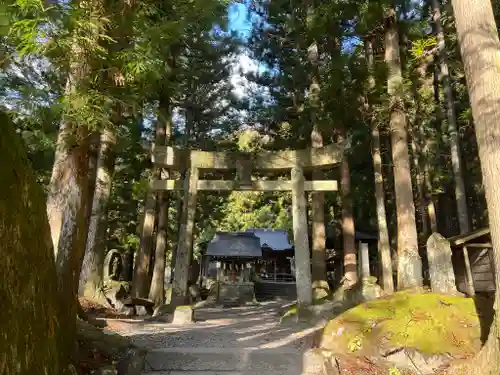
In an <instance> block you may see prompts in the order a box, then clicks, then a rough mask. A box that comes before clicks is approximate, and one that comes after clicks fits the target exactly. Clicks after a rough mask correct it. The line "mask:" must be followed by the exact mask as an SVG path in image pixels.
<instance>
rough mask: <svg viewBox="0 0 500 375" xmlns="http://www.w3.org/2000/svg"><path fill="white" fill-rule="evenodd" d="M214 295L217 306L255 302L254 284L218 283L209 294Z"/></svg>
mask: <svg viewBox="0 0 500 375" xmlns="http://www.w3.org/2000/svg"><path fill="white" fill-rule="evenodd" d="M214 292H215V294H216V296H215V298H216V302H217V303H218V304H238V305H244V304H246V303H252V302H254V301H255V290H254V283H252V282H247V283H234V284H233V283H224V282H218V283H217V286H216V288H213V289H212V291H211V293H214Z"/></svg>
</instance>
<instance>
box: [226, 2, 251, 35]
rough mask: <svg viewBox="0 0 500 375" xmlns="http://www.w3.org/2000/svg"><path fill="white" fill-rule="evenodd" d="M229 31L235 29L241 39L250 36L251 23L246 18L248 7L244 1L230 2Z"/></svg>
mask: <svg viewBox="0 0 500 375" xmlns="http://www.w3.org/2000/svg"><path fill="white" fill-rule="evenodd" d="M227 11H228V17H229V31H235V32H236V33H238V34H239V35H240V36H241V37H242V38H243V39H246V38H248V37H249V36H250V34H251V32H252V23H251V22H250V20H249V18H248V8H247V5H246V4H244V3H232V4H231V5H229V7H228V10H227Z"/></svg>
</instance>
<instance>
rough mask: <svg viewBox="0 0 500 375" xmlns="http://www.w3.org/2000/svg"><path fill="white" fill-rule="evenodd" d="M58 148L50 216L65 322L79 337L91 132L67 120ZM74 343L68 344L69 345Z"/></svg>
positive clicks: (50, 189)
mask: <svg viewBox="0 0 500 375" xmlns="http://www.w3.org/2000/svg"><path fill="white" fill-rule="evenodd" d="M56 150H57V151H56V159H55V162H54V167H53V169H52V177H51V180H50V185H49V194H48V197H47V216H48V218H49V224H50V229H51V235H52V242H53V245H54V253H55V259H56V271H57V278H58V290H59V295H58V298H59V303H60V304H61V307H62V309H63V312H62V323H61V324H62V325H64V327H65V330H66V331H67V335H68V337H75V334H76V321H75V318H76V316H77V298H76V296H77V294H78V281H79V275H80V271H81V266H82V261H83V256H84V254H85V239H86V234H87V228H88V221H87V215H86V213H87V205H88V204H89V202H88V193H89V191H88V167H89V160H88V151H89V135H88V132H87V131H86V130H85V129H84V128H83V127H74V126H72V124H69V123H67V122H64V123H63V124H62V125H61V130H60V131H59V135H58V139H57V149H56ZM73 344H74V343H68V345H69V346H72V345H73ZM73 349H74V348H73ZM68 350H72V349H68Z"/></svg>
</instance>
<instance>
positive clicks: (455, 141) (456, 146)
mask: <svg viewBox="0 0 500 375" xmlns="http://www.w3.org/2000/svg"><path fill="white" fill-rule="evenodd" d="M431 6H432V13H433V20H434V28H435V31H436V37H437V41H438V57H439V66H440V71H439V73H440V79H441V84H442V85H443V91H444V96H445V103H446V116H447V119H448V136H449V143H450V150H451V166H452V169H453V178H454V180H455V199H456V202H457V214H458V224H459V227H460V233H467V232H469V231H470V221H469V212H468V209H467V195H466V191H465V183H464V173H463V168H462V155H461V151H460V139H459V137H458V130H457V116H456V114H455V101H454V98H453V90H452V87H451V80H450V74H449V69H448V61H447V58H446V44H445V38H444V33H443V27H442V25H441V10H440V6H439V0H431Z"/></svg>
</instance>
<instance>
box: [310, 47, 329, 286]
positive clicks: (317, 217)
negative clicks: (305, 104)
mask: <svg viewBox="0 0 500 375" xmlns="http://www.w3.org/2000/svg"><path fill="white" fill-rule="evenodd" d="M308 52H309V62H310V63H311V66H312V77H311V84H310V85H309V105H310V107H311V108H310V113H311V116H310V120H311V124H312V132H311V146H312V147H313V148H319V147H323V136H322V134H321V131H320V129H319V124H318V112H319V111H321V102H320V91H321V87H320V84H319V72H318V59H319V51H318V45H317V43H316V42H313V44H312V45H311V46H309V51H308ZM321 177H322V173H321V171H313V173H312V178H313V179H316V178H318V179H321ZM311 211H312V212H311V216H312V228H311V229H312V233H311V234H312V236H311V237H312V269H311V272H312V275H311V276H312V282H313V289H318V291H319V293H318V294H317V296H322V295H323V294H324V292H323V291H324V290H326V292H328V290H329V287H328V282H327V281H326V233H325V194H324V193H323V192H312V193H311ZM322 290H323V291H322Z"/></svg>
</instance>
